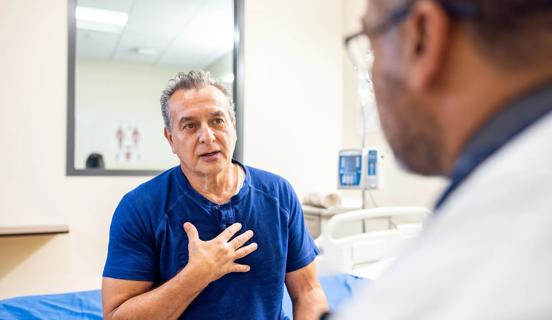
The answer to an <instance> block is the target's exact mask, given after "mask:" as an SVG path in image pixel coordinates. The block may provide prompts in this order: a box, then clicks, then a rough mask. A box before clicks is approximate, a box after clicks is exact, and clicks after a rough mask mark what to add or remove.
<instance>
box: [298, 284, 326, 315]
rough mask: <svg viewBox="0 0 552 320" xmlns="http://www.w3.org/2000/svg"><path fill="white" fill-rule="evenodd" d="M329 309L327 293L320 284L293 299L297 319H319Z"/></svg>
mask: <svg viewBox="0 0 552 320" xmlns="http://www.w3.org/2000/svg"><path fill="white" fill-rule="evenodd" d="M328 310H329V306H328V301H327V300H326V295H325V294H324V291H323V290H322V288H321V287H319V286H318V287H316V288H312V289H311V290H309V291H306V292H303V293H302V294H301V295H300V296H299V297H297V298H296V299H294V300H293V319H296V320H311V319H316V320H318V319H320V316H321V315H322V314H323V313H324V312H326V311H328Z"/></svg>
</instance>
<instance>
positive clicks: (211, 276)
mask: <svg viewBox="0 0 552 320" xmlns="http://www.w3.org/2000/svg"><path fill="white" fill-rule="evenodd" d="M241 227H242V226H241V224H239V223H234V224H233V225H231V226H230V227H228V228H226V230H224V231H223V232H222V233H221V234H219V235H218V236H217V237H216V238H214V239H212V240H209V241H201V239H199V234H198V232H197V229H196V228H195V226H194V225H193V224H191V223H189V222H186V223H184V231H185V232H186V234H187V235H188V257H189V258H188V265H189V266H193V267H195V268H197V269H198V270H201V273H202V274H205V277H206V280H208V281H209V283H210V282H213V281H215V280H217V279H219V278H221V277H222V276H224V275H225V274H228V273H231V272H247V271H249V269H250V267H249V266H247V265H243V264H238V263H235V262H234V261H236V260H238V259H241V258H243V257H245V256H247V255H248V254H250V253H251V252H253V251H255V250H257V244H256V243H251V244H249V245H247V246H245V247H244V246H243V245H244V244H245V243H246V242H247V241H248V240H249V239H251V238H252V237H253V231H251V230H247V231H246V232H244V233H243V234H241V235H239V236H237V237H235V238H234V239H232V241H229V240H230V239H231V238H232V236H234V234H236V232H238V231H239V230H240V229H241Z"/></svg>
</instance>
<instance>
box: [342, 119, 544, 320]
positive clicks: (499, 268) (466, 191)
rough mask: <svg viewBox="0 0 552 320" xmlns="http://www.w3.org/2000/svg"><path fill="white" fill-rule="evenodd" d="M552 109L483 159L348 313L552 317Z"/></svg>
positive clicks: (397, 316)
mask: <svg viewBox="0 0 552 320" xmlns="http://www.w3.org/2000/svg"><path fill="white" fill-rule="evenodd" d="M550 138H552V114H551V115H548V116H546V117H544V118H542V119H540V120H539V121H538V122H536V123H535V124H533V125H532V126H531V127H530V128H528V129H526V130H525V131H524V132H522V133H521V134H519V135H518V136H517V137H515V138H514V139H513V140H511V141H510V142H509V143H508V144H507V145H505V146H504V147H503V148H501V149H500V150H499V151H498V152H496V153H495V154H493V155H492V156H491V157H490V158H488V159H487V160H486V161H485V162H484V163H482V164H481V165H480V166H479V167H478V168H477V169H476V170H475V171H474V172H473V173H472V174H471V175H470V176H469V177H468V178H467V179H466V180H465V182H464V183H462V185H461V186H460V187H459V188H458V189H457V190H456V191H455V192H454V193H453V194H452V195H451V197H449V199H448V201H447V202H446V203H445V205H444V206H443V207H442V208H441V210H439V211H438V212H436V216H435V217H433V218H432V220H431V222H430V223H429V224H428V226H427V228H426V229H425V230H424V232H423V234H422V236H421V237H420V238H419V239H418V241H417V242H416V243H414V244H413V245H412V246H411V247H410V248H408V249H407V250H406V251H405V253H404V254H403V255H401V257H400V258H398V259H397V261H396V263H395V265H394V266H393V267H391V268H390V269H389V270H388V272H386V273H385V274H384V275H383V276H382V277H381V278H380V279H379V280H378V281H376V282H375V283H374V285H372V286H371V287H369V288H367V289H366V291H365V292H364V293H362V294H360V295H359V296H358V297H357V298H356V299H357V302H356V303H355V304H354V306H352V307H351V308H350V309H349V310H347V311H346V312H345V313H344V314H343V315H342V316H341V317H340V319H365V318H373V319H545V318H550V317H552V304H550V301H549V299H550V297H551V296H552V250H550V245H549V244H550V243H552V232H551V230H552V165H551V164H550V159H551V158H552V148H550V146H549V141H550Z"/></svg>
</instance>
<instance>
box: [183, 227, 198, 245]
mask: <svg viewBox="0 0 552 320" xmlns="http://www.w3.org/2000/svg"><path fill="white" fill-rule="evenodd" d="M184 232H186V235H187V236H188V241H190V242H191V241H195V240H199V233H198V232H197V229H196V227H195V226H194V225H193V224H191V223H189V222H186V223H184Z"/></svg>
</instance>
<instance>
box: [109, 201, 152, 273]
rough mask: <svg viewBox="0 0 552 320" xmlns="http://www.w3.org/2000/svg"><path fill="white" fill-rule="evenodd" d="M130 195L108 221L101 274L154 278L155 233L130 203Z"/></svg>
mask: <svg viewBox="0 0 552 320" xmlns="http://www.w3.org/2000/svg"><path fill="white" fill-rule="evenodd" d="M131 199H132V197H129V195H126V196H125V197H123V199H122V200H121V202H120V203H119V205H118V206H117V209H116V210H115V213H114V214H113V219H112V221H111V227H110V229H109V246H108V252H107V260H106V263H105V268H104V272H103V276H104V277H109V278H116V279H124V280H138V281H156V280H157V278H158V274H159V270H158V265H159V264H158V257H157V253H156V249H155V244H154V240H153V239H154V236H153V234H151V232H149V231H148V230H152V228H147V227H146V225H147V224H146V223H145V221H144V220H143V217H142V216H141V215H140V213H139V212H138V210H136V208H135V207H134V206H133V203H132V200H131Z"/></svg>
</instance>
